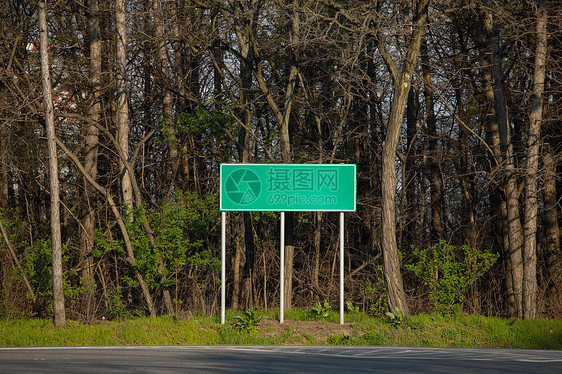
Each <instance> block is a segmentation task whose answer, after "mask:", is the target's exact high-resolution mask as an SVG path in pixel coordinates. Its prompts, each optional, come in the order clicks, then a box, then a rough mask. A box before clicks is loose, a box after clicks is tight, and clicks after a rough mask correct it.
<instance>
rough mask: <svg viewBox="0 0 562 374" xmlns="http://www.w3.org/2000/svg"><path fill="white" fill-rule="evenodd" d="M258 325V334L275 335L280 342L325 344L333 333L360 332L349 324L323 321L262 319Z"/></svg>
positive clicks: (350, 334)
mask: <svg viewBox="0 0 562 374" xmlns="http://www.w3.org/2000/svg"><path fill="white" fill-rule="evenodd" d="M258 327H259V333H260V335H264V336H272V337H277V338H279V340H280V341H282V344H326V341H327V340H328V338H330V337H331V336H334V335H340V336H342V335H347V336H350V337H353V336H355V335H357V334H359V333H360V332H359V331H357V330H355V329H353V328H352V327H351V326H350V325H349V324H343V325H341V324H339V323H333V322H324V321H291V320H285V321H284V322H283V324H281V323H279V321H277V320H273V319H263V320H261V321H260V323H259V325H258Z"/></svg>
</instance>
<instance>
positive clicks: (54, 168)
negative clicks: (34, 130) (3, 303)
mask: <svg viewBox="0 0 562 374" xmlns="http://www.w3.org/2000/svg"><path fill="white" fill-rule="evenodd" d="M38 5H39V34H40V42H39V43H40V47H39V48H40V54H41V82H42V85H43V104H44V107H45V125H46V132H47V147H48V151H49V192H50V195H51V256H52V281H53V312H54V324H55V327H61V326H64V324H65V323H66V316H65V310H64V290H63V279H62V238H61V228H60V198H59V192H60V191H59V166H58V157H57V144H56V134H55V116H54V108H53V92H52V87H51V75H50V70H49V69H50V67H49V35H48V29H47V12H46V9H45V8H46V6H47V2H46V0H42V1H39V4H38Z"/></svg>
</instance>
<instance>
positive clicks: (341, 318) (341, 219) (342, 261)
mask: <svg viewBox="0 0 562 374" xmlns="http://www.w3.org/2000/svg"><path fill="white" fill-rule="evenodd" d="M343 244H344V231H343V212H341V213H340V325H343V303H344V300H343V299H344V297H343V296H344V286H343V271H344V250H343Z"/></svg>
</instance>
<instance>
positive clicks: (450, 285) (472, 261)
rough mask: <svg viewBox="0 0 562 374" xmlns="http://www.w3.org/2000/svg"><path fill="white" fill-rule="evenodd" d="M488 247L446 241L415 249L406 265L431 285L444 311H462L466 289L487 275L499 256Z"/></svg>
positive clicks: (437, 304) (433, 298) (434, 298)
mask: <svg viewBox="0 0 562 374" xmlns="http://www.w3.org/2000/svg"><path fill="white" fill-rule="evenodd" d="M498 256H499V255H498V254H494V253H492V252H490V251H488V250H484V251H478V250H476V249H473V248H470V247H469V246H467V245H463V246H462V247H460V248H457V247H455V246H452V245H450V244H447V243H446V242H444V241H440V242H439V243H437V244H435V245H433V246H430V247H427V248H425V249H419V248H415V249H414V251H413V261H411V262H410V263H408V264H406V265H405V268H406V269H407V270H411V271H412V272H414V273H415V274H416V275H417V276H419V277H421V278H422V279H423V281H424V284H425V285H426V286H428V287H429V289H430V291H429V298H430V300H431V301H433V303H434V305H435V309H436V310H437V311H438V312H440V313H443V314H456V313H458V312H460V310H461V308H462V303H463V301H464V297H465V291H466V289H467V288H468V287H470V286H472V285H473V284H474V283H475V282H476V281H477V280H478V278H480V277H481V276H482V275H484V274H485V273H486V272H487V271H488V270H489V269H490V268H491V267H492V265H493V264H494V263H495V262H496V260H497V259H498Z"/></svg>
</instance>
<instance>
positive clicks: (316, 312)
mask: <svg viewBox="0 0 562 374" xmlns="http://www.w3.org/2000/svg"><path fill="white" fill-rule="evenodd" d="M331 311H332V307H331V306H330V304H329V303H328V301H327V300H324V303H320V301H317V302H316V304H314V306H313V307H312V308H310V312H309V313H310V317H311V318H312V319H313V320H315V321H319V320H325V319H327V318H328V317H329V316H330V312H331Z"/></svg>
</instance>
